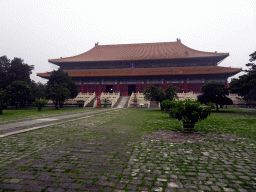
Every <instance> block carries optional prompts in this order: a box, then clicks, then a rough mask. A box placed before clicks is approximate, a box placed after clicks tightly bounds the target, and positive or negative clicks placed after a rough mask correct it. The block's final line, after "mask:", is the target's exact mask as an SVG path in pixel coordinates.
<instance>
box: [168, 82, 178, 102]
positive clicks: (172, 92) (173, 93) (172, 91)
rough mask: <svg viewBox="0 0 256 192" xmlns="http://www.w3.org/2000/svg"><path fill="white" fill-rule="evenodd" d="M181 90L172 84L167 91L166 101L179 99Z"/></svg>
mask: <svg viewBox="0 0 256 192" xmlns="http://www.w3.org/2000/svg"><path fill="white" fill-rule="evenodd" d="M178 90H179V88H178V87H176V86H173V85H172V84H170V85H168V87H167V89H166V99H169V100H170V101H172V100H175V99H178V96H177V91H178Z"/></svg>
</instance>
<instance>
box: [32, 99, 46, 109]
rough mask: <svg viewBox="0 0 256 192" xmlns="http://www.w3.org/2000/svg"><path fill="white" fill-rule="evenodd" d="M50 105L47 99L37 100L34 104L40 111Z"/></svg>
mask: <svg viewBox="0 0 256 192" xmlns="http://www.w3.org/2000/svg"><path fill="white" fill-rule="evenodd" d="M47 103H48V100H47V99H35V101H34V102H33V105H35V106H36V107H37V110H38V111H42V108H43V107H44V106H45V104H47Z"/></svg>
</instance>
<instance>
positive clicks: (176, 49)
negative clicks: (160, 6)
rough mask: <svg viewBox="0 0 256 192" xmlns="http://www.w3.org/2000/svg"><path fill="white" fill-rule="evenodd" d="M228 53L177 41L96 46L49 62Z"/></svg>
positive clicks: (181, 56) (220, 54) (225, 54)
mask: <svg viewBox="0 0 256 192" xmlns="http://www.w3.org/2000/svg"><path fill="white" fill-rule="evenodd" d="M228 55H229V54H228V53H217V52H203V51H197V50H194V49H191V48H189V47H187V46H185V45H183V44H182V43H181V42H180V40H179V39H177V42H164V43H142V44H120V45H98V43H97V44H95V47H93V48H92V49H91V50H89V51H87V52H85V53H82V54H80V55H77V56H73V57H66V58H60V59H49V62H51V63H54V64H58V63H66V62H97V61H98V62H100V61H131V60H155V59H175V58H195V57H213V56H224V58H225V57H226V56H228Z"/></svg>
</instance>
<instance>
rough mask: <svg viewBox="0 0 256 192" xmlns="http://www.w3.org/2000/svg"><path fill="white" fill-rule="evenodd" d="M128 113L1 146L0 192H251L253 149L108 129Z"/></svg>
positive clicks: (254, 184) (231, 140)
mask: <svg viewBox="0 0 256 192" xmlns="http://www.w3.org/2000/svg"><path fill="white" fill-rule="evenodd" d="M127 113H128V111H127V110H121V111H116V112H114V111H111V112H109V113H108V114H104V115H94V116H91V117H90V118H86V119H81V120H79V121H73V122H67V123H65V124H59V125H56V126H52V127H49V128H46V129H41V130H35V131H32V132H27V133H23V134H20V135H13V136H10V137H6V138H1V139H0V166H1V168H0V191H1V190H2V191H117V192H118V191H255V190H256V162H255V159H256V147H255V142H253V141H250V140H248V139H247V138H242V137H237V136H235V135H228V134H212V133H207V134H205V133H195V134H184V133H181V132H172V131H157V132H155V133H151V134H147V135H144V136H143V137H138V136H137V137H136V136H134V135H133V133H132V132H131V131H130V130H129V129H125V128H123V127H115V126H114V124H111V122H113V121H116V120H117V119H118V116H124V115H126V114H127ZM56 136H57V137H56Z"/></svg>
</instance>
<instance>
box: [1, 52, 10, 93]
mask: <svg viewBox="0 0 256 192" xmlns="http://www.w3.org/2000/svg"><path fill="white" fill-rule="evenodd" d="M10 65H11V63H10V60H9V59H8V58H7V57H6V56H2V57H0V88H2V89H5V88H6V87H7V86H8V84H9V81H8V79H7V75H8V68H9V67H10Z"/></svg>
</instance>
